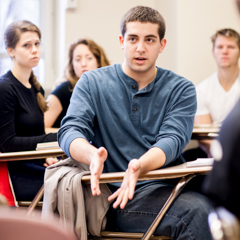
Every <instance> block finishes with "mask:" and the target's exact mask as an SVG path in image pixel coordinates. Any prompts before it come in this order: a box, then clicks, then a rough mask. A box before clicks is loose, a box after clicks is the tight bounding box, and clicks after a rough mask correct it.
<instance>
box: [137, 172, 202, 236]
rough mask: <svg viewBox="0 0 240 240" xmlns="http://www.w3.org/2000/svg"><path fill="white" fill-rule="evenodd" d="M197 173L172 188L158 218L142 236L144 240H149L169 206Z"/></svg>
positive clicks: (186, 177) (181, 180) (182, 179)
mask: <svg viewBox="0 0 240 240" xmlns="http://www.w3.org/2000/svg"><path fill="white" fill-rule="evenodd" d="M196 175H197V174H191V175H188V176H185V177H183V178H181V179H180V180H179V182H178V183H177V185H176V186H175V187H174V189H173V190H172V192H171V194H170V196H169V197H168V199H167V201H166V202H165V204H164V206H163V207H162V209H161V210H160V212H159V213H158V215H157V216H156V218H155V219H154V220H153V222H152V224H151V225H150V227H149V228H148V230H147V231H146V232H145V234H144V235H143V237H142V240H149V239H150V237H151V236H152V235H153V233H154V231H155V230H156V228H157V226H158V224H159V223H160V221H161V220H162V218H163V216H164V214H165V213H166V211H167V210H168V208H169V207H170V206H171V204H172V202H173V201H174V200H175V199H176V197H177V196H178V194H179V193H180V192H181V191H182V189H183V188H184V187H185V185H186V184H187V183H188V182H189V181H190V180H191V179H192V178H193V177H195V176H196Z"/></svg>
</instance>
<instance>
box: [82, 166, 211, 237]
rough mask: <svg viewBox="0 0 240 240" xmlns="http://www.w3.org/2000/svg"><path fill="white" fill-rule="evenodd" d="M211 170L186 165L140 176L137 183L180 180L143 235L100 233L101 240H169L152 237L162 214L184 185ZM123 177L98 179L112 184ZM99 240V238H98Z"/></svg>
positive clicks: (85, 178) (113, 175)
mask: <svg viewBox="0 0 240 240" xmlns="http://www.w3.org/2000/svg"><path fill="white" fill-rule="evenodd" d="M211 169H212V167H211V166H204V167H191V168H189V167H187V164H186V163H184V164H181V165H178V166H174V167H169V168H163V169H158V170H154V171H150V172H148V173H146V174H143V175H140V177H139V181H143V180H153V179H173V178H180V180H179V181H178V183H177V184H176V186H175V187H174V189H173V190H172V192H171V194H170V196H169V197H168V199H167V200H166V202H165V204H164V206H163V207H162V209H161V210H160V211H159V213H158V215H157V216H156V218H155V219H154V221H153V222H152V224H151V225H150V226H149V228H148V230H147V231H146V232H145V233H144V234H143V233H122V232H120V233H116V232H107V231H104V232H101V236H102V238H104V239H105V240H106V239H116V238H121V239H142V240H148V239H159V240H165V239H171V238H170V237H166V236H153V233H154V231H155V230H156V228H157V226H158V224H159V223H160V222H161V220H162V218H163V216H164V214H165V213H166V211H167V210H168V208H169V207H170V206H171V204H172V203H173V201H174V200H175V199H176V198H177V196H178V195H179V193H180V192H181V191H182V189H183V188H184V187H185V186H186V184H187V183H188V182H189V181H190V180H191V179H192V178H193V177H195V176H197V175H199V174H206V173H207V172H209V171H210V170H211ZM123 177H124V172H119V173H103V174H102V175H101V177H100V183H113V182H122V180H123ZM82 181H83V183H86V184H89V183H90V176H89V175H88V176H83V178H82ZM90 239H97V237H90ZM98 239H99V238H98Z"/></svg>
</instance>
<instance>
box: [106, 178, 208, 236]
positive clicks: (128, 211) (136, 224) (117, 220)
mask: <svg viewBox="0 0 240 240" xmlns="http://www.w3.org/2000/svg"><path fill="white" fill-rule="evenodd" d="M172 189H173V186H171V185H169V184H163V183H159V182H158V183H154V184H152V185H148V186H146V187H144V188H141V189H139V190H137V191H136V193H135V195H134V198H133V199H132V200H131V201H129V202H128V204H127V205H126V207H125V209H123V210H121V209H120V208H117V209H113V207H112V205H111V206H110V209H109V211H108V213H107V228H106V230H111V231H120V232H136V233H137V232H138V233H139V232H140V233H144V232H146V230H147V229H148V227H149V226H150V225H151V223H152V221H153V220H154V218H155V217H156V215H157V214H158V212H159V210H160V209H161V207H162V206H163V204H164V202H165V201H166V199H167V198H168V196H169V195H170V193H171V191H172ZM210 210H211V205H210V203H209V202H208V200H207V198H206V197H205V196H203V195H201V194H199V193H197V192H194V191H189V190H187V189H186V190H183V191H182V192H181V193H180V195H179V196H178V198H177V199H176V200H175V201H174V202H173V204H172V206H171V207H170V209H169V210H168V211H167V212H166V214H165V216H164V217H163V219H162V221H161V222H160V224H159V225H158V227H157V229H156V230H155V233H154V234H156V235H165V236H171V238H172V239H178V240H180V239H181V240H187V239H199V240H208V239H209V240H210V239H212V238H211V234H210V231H209V227H208V220H207V218H208V214H209V212H210Z"/></svg>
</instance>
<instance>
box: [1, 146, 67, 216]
mask: <svg viewBox="0 0 240 240" xmlns="http://www.w3.org/2000/svg"><path fill="white" fill-rule="evenodd" d="M64 155H65V153H64V152H63V150H62V149H60V148H59V149H49V150H39V151H36V150H34V151H23V152H9V153H0V171H1V169H2V174H4V175H5V176H3V175H1V176H0V177H4V178H5V182H6V184H8V186H7V187H8V190H9V191H14V190H13V189H12V186H11V180H10V179H9V176H8V172H7V164H6V162H7V161H21V160H31V159H40V158H48V157H62V156H64ZM8 179H9V180H10V181H9V182H7V180H8ZM1 188H4V186H1V184H0V190H1ZM9 191H8V194H10V193H9ZM42 196H43V186H42V188H41V189H40V190H39V192H38V193H37V195H36V196H35V198H34V199H33V201H32V202H17V203H16V204H14V205H17V206H18V205H22V206H24V205H25V206H26V205H30V206H29V213H31V212H32V210H33V209H34V208H35V207H36V206H37V204H38V202H39V201H40V199H41V197H42ZM10 197H11V198H12V196H10ZM13 201H15V199H14V200H13Z"/></svg>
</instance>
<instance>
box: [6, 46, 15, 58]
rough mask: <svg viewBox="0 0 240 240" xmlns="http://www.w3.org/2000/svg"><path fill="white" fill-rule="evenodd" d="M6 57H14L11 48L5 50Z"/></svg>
mask: <svg viewBox="0 0 240 240" xmlns="http://www.w3.org/2000/svg"><path fill="white" fill-rule="evenodd" d="M7 52H8V55H9V56H10V57H11V58H13V57H14V51H13V49H12V48H7Z"/></svg>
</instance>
